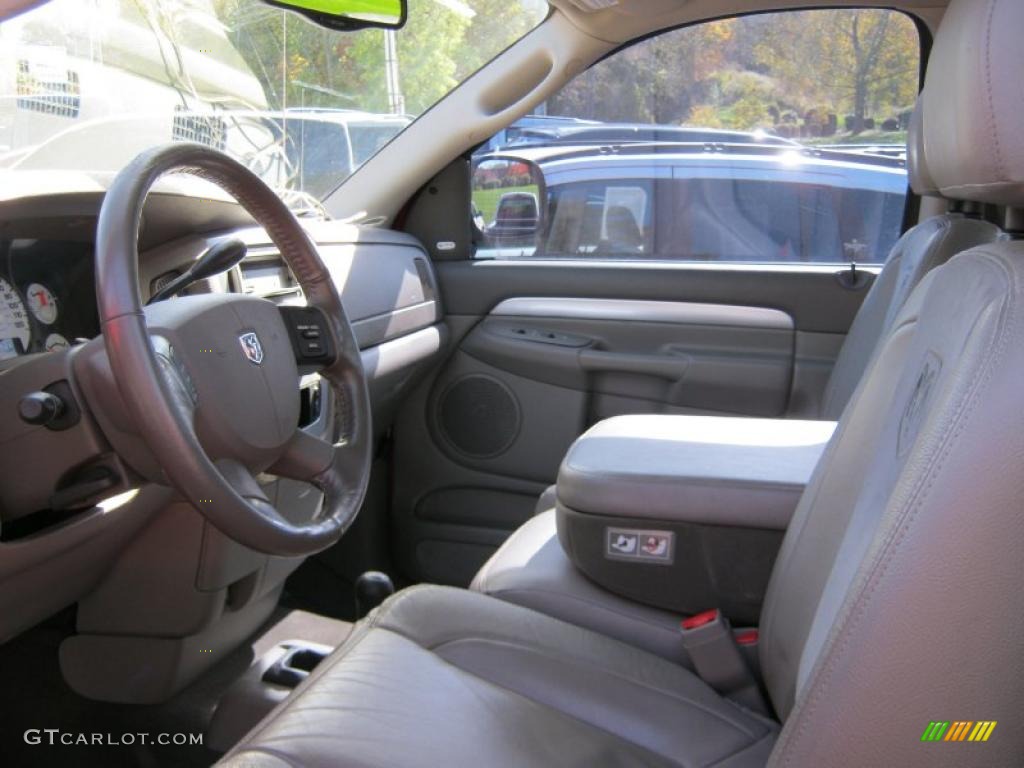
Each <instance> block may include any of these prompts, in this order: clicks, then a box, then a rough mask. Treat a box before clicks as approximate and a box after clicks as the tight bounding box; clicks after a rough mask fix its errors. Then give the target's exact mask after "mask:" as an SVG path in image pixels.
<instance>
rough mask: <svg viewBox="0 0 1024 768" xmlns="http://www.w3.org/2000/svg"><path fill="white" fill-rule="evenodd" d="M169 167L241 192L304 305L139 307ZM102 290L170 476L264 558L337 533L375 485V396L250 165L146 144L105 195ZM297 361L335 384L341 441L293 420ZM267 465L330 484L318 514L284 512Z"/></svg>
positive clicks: (322, 284)
mask: <svg viewBox="0 0 1024 768" xmlns="http://www.w3.org/2000/svg"><path fill="white" fill-rule="evenodd" d="M170 172H185V173H189V174H192V175H194V176H198V177H201V178H203V179H207V180H209V181H212V182H214V183H215V184H217V185H218V186H220V187H221V188H222V189H224V190H225V191H226V192H228V193H229V194H231V195H233V196H234V198H235V199H236V200H238V202H239V203H240V204H241V205H242V206H243V207H244V208H245V209H246V210H247V211H248V212H249V214H250V215H251V216H252V217H253V218H254V219H255V220H256V222H257V223H258V224H259V225H260V226H262V227H263V228H264V229H265V230H266V232H267V234H268V235H269V236H270V239H271V240H272V241H273V242H274V244H275V245H276V246H277V247H278V248H279V249H280V252H281V256H282V258H283V259H284V261H285V262H286V263H287V264H288V266H289V267H290V268H291V270H292V272H293V273H294V275H295V277H296V278H297V279H298V281H299V284H300V285H301V287H302V290H303V292H304V294H305V298H306V301H307V306H306V307H301V308H284V307H280V308H279V307H278V306H277V305H275V304H273V303H272V302H270V301H267V300H264V299H260V298H255V297H251V296H244V295H239V294H205V295H199V296H184V297H181V298H178V299H174V300H173V301H165V302H161V303H158V304H153V305H150V306H147V307H144V306H143V303H142V297H141V296H140V294H139V265H138V261H139V253H138V236H139V225H140V219H141V214H142V207H143V203H144V202H145V200H146V196H147V194H148V193H149V190H150V188H151V186H152V185H153V183H154V182H155V181H156V180H157V179H158V178H159V177H161V176H162V175H164V174H166V173H170ZM96 294H97V302H98V308H99V317H100V322H101V326H102V332H103V340H104V345H105V348H106V352H107V357H108V359H109V363H110V368H111V370H112V372H113V374H114V379H115V380H116V382H117V386H118V389H119V390H120V394H121V398H122V400H123V404H124V408H125V410H126V412H127V415H128V416H129V417H131V419H132V420H133V421H134V424H135V427H136V429H137V431H138V433H139V435H141V437H142V439H143V441H144V442H145V443H146V445H147V446H148V448H149V450H150V451H151V452H152V454H153V458H155V459H156V462H157V463H158V464H159V465H160V467H161V468H162V470H163V474H164V476H165V478H166V480H167V481H169V482H170V484H171V485H173V486H174V487H175V488H176V489H177V490H178V491H179V492H180V493H181V494H182V496H184V497H185V498H186V499H188V500H189V501H190V502H191V503H192V505H193V506H194V507H195V508H196V509H197V510H199V512H200V513H201V514H202V515H204V516H205V517H206V519H207V520H208V521H209V522H210V523H212V524H213V525H214V526H216V527H217V528H218V529H219V530H220V531H221V532H222V533H224V534H225V535H226V536H228V537H230V538H231V539H234V540H235V541H237V542H239V543H241V544H243V545H245V546H248V547H251V548H252V549H255V550H258V551H260V552H264V553H267V554H272V555H308V554H312V553H313V552H316V551H319V550H321V549H324V548H325V547H327V546H329V545H331V544H333V543H334V542H335V541H337V540H338V539H339V538H340V537H341V535H342V534H343V533H344V532H345V530H346V529H347V528H348V526H349V525H350V524H351V523H352V521H353V519H354V518H355V515H356V513H357V512H358V510H359V507H360V505H361V504H362V500H363V497H364V495H365V493H366V485H367V481H368V479H369V474H370V463H371V445H372V431H371V428H370V400H369V393H368V390H367V384H366V377H365V375H364V373H363V367H362V362H361V358H360V355H359V347H358V345H357V343H356V339H355V335H354V334H353V331H352V326H351V325H350V324H349V322H348V319H347V317H346V316H345V311H344V309H343V308H342V304H341V298H340V296H339V295H338V291H337V288H336V287H335V285H334V282H333V280H332V279H331V276H330V273H329V272H328V270H327V267H326V266H325V265H324V263H323V261H322V260H321V259H320V256H319V254H318V253H317V250H316V247H315V246H314V245H313V243H312V241H311V240H310V239H309V237H308V236H307V234H306V232H305V231H304V230H303V229H302V227H301V226H300V225H299V223H298V221H297V220H296V219H295V217H294V216H293V215H292V213H291V211H289V210H288V208H287V207H286V206H285V205H284V203H283V202H282V201H281V200H280V198H278V196H277V195H276V194H274V192H272V191H271V190H270V188H269V187H267V185H266V184H264V183H263V182H262V181H261V180H260V179H259V177H257V176H256V175H255V174H253V173H252V172H251V171H249V170H248V169H246V168H245V167H244V166H242V165H240V164H239V163H237V162H236V161H234V160H232V159H231V158H229V157H227V156H226V155H224V154H222V153H220V152H217V151H215V150H212V149H209V148H207V147H204V146H201V145H198V144H182V143H175V144H170V145H167V146H162V147H156V148H154V149H151V150H149V151H146V152H143V153H142V154H141V155H139V156H138V157H137V158H136V159H135V160H134V161H132V162H131V163H130V164H129V165H128V166H127V167H126V168H124V170H122V171H121V172H120V173H119V174H118V175H117V177H116V179H115V180H114V182H113V185H112V186H111V187H110V189H109V191H108V192H107V194H106V196H105V198H104V200H103V205H102V208H101V210H100V216H99V226H98V230H97V240H96ZM300 365H301V366H302V370H303V371H315V372H318V373H320V375H321V376H322V377H323V378H324V379H326V381H327V382H328V383H329V384H330V386H331V387H332V389H333V392H334V394H335V398H334V400H335V403H336V407H335V409H334V413H335V417H334V421H335V423H334V425H333V430H332V433H333V438H334V439H333V440H324V439H321V438H318V437H315V436H313V435H310V434H309V433H307V432H305V431H303V430H302V429H299V427H298V423H299V415H300V414H299V411H300V398H299V392H298V382H299V366H300ZM263 471H269V472H272V473H274V474H277V475H281V476H284V477H290V478H294V479H297V480H304V481H307V482H310V483H312V484H313V485H315V486H317V487H318V488H319V489H320V490H322V491H323V494H324V501H323V506H322V510H321V512H320V514H319V515H318V516H317V517H316V519H314V520H312V521H310V522H295V521H292V520H289V519H288V518H287V517H286V516H284V515H282V514H281V513H280V512H279V511H278V510H277V509H276V508H275V507H274V505H273V504H272V503H271V502H270V500H269V499H268V498H267V496H266V495H265V494H264V493H263V491H262V490H261V488H260V485H259V483H258V482H257V480H256V475H257V474H259V473H260V472H263Z"/></svg>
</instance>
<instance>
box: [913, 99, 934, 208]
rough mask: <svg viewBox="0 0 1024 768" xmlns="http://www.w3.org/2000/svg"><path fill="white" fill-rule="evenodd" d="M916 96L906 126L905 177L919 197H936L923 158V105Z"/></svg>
mask: <svg viewBox="0 0 1024 768" xmlns="http://www.w3.org/2000/svg"><path fill="white" fill-rule="evenodd" d="M922 102H923V99H922V98H921V97H920V96H918V97H917V104H915V105H914V112H913V114H912V115H911V116H910V125H909V126H907V176H909V177H910V188H911V189H913V190H914V192H915V193H917V194H919V195H937V194H939V188H938V187H937V186H935V180H934V179H933V178H932V174H931V171H930V170H929V168H928V161H927V160H926V159H925V156H924V104H923V103H922Z"/></svg>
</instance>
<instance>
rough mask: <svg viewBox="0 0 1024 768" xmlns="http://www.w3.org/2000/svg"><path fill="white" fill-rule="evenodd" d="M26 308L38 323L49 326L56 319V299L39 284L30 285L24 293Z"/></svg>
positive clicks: (48, 290)
mask: <svg viewBox="0 0 1024 768" xmlns="http://www.w3.org/2000/svg"><path fill="white" fill-rule="evenodd" d="M25 295H26V296H27V297H28V308H29V309H30V310H31V311H32V315H33V316H34V317H35V319H36V320H38V321H39V322H40V323H45V324H46V325H51V324H52V323H53V322H54V321H55V320H56V319H57V299H56V298H55V297H54V295H53V292H52V291H51V290H50V289H49V288H47V287H46V286H45V285H42V284H41V283H31V284H30V285H29V287H28V289H27V290H26V291H25Z"/></svg>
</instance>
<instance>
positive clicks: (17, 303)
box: [0, 239, 99, 360]
mask: <svg viewBox="0 0 1024 768" xmlns="http://www.w3.org/2000/svg"><path fill="white" fill-rule="evenodd" d="M98 333H99V319H98V316H97V312H96V290H95V279H94V277H93V249H92V244H91V243H84V242H72V241H55V240H37V239H14V240H0V360H6V359H9V358H12V357H17V356H18V355H25V354H31V353H37V352H58V351H61V350H64V349H67V348H68V347H70V346H71V345H72V344H74V343H76V342H78V341H84V340H88V339H90V338H92V337H93V336H96V335H97V334H98Z"/></svg>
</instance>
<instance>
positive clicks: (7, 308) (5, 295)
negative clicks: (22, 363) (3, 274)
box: [0, 278, 31, 360]
mask: <svg viewBox="0 0 1024 768" xmlns="http://www.w3.org/2000/svg"><path fill="white" fill-rule="evenodd" d="M30 338H31V333H30V332H29V327H28V313H27V312H26V311H25V305H24V304H23V303H22V301H21V297H20V296H19V295H18V292H17V291H16V290H14V286H12V285H11V284H10V283H8V282H7V281H6V280H4V279H3V278H0V360H6V359H7V358H9V357H14V356H15V355H21V354H24V353H25V352H28V342H29V339H30Z"/></svg>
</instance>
